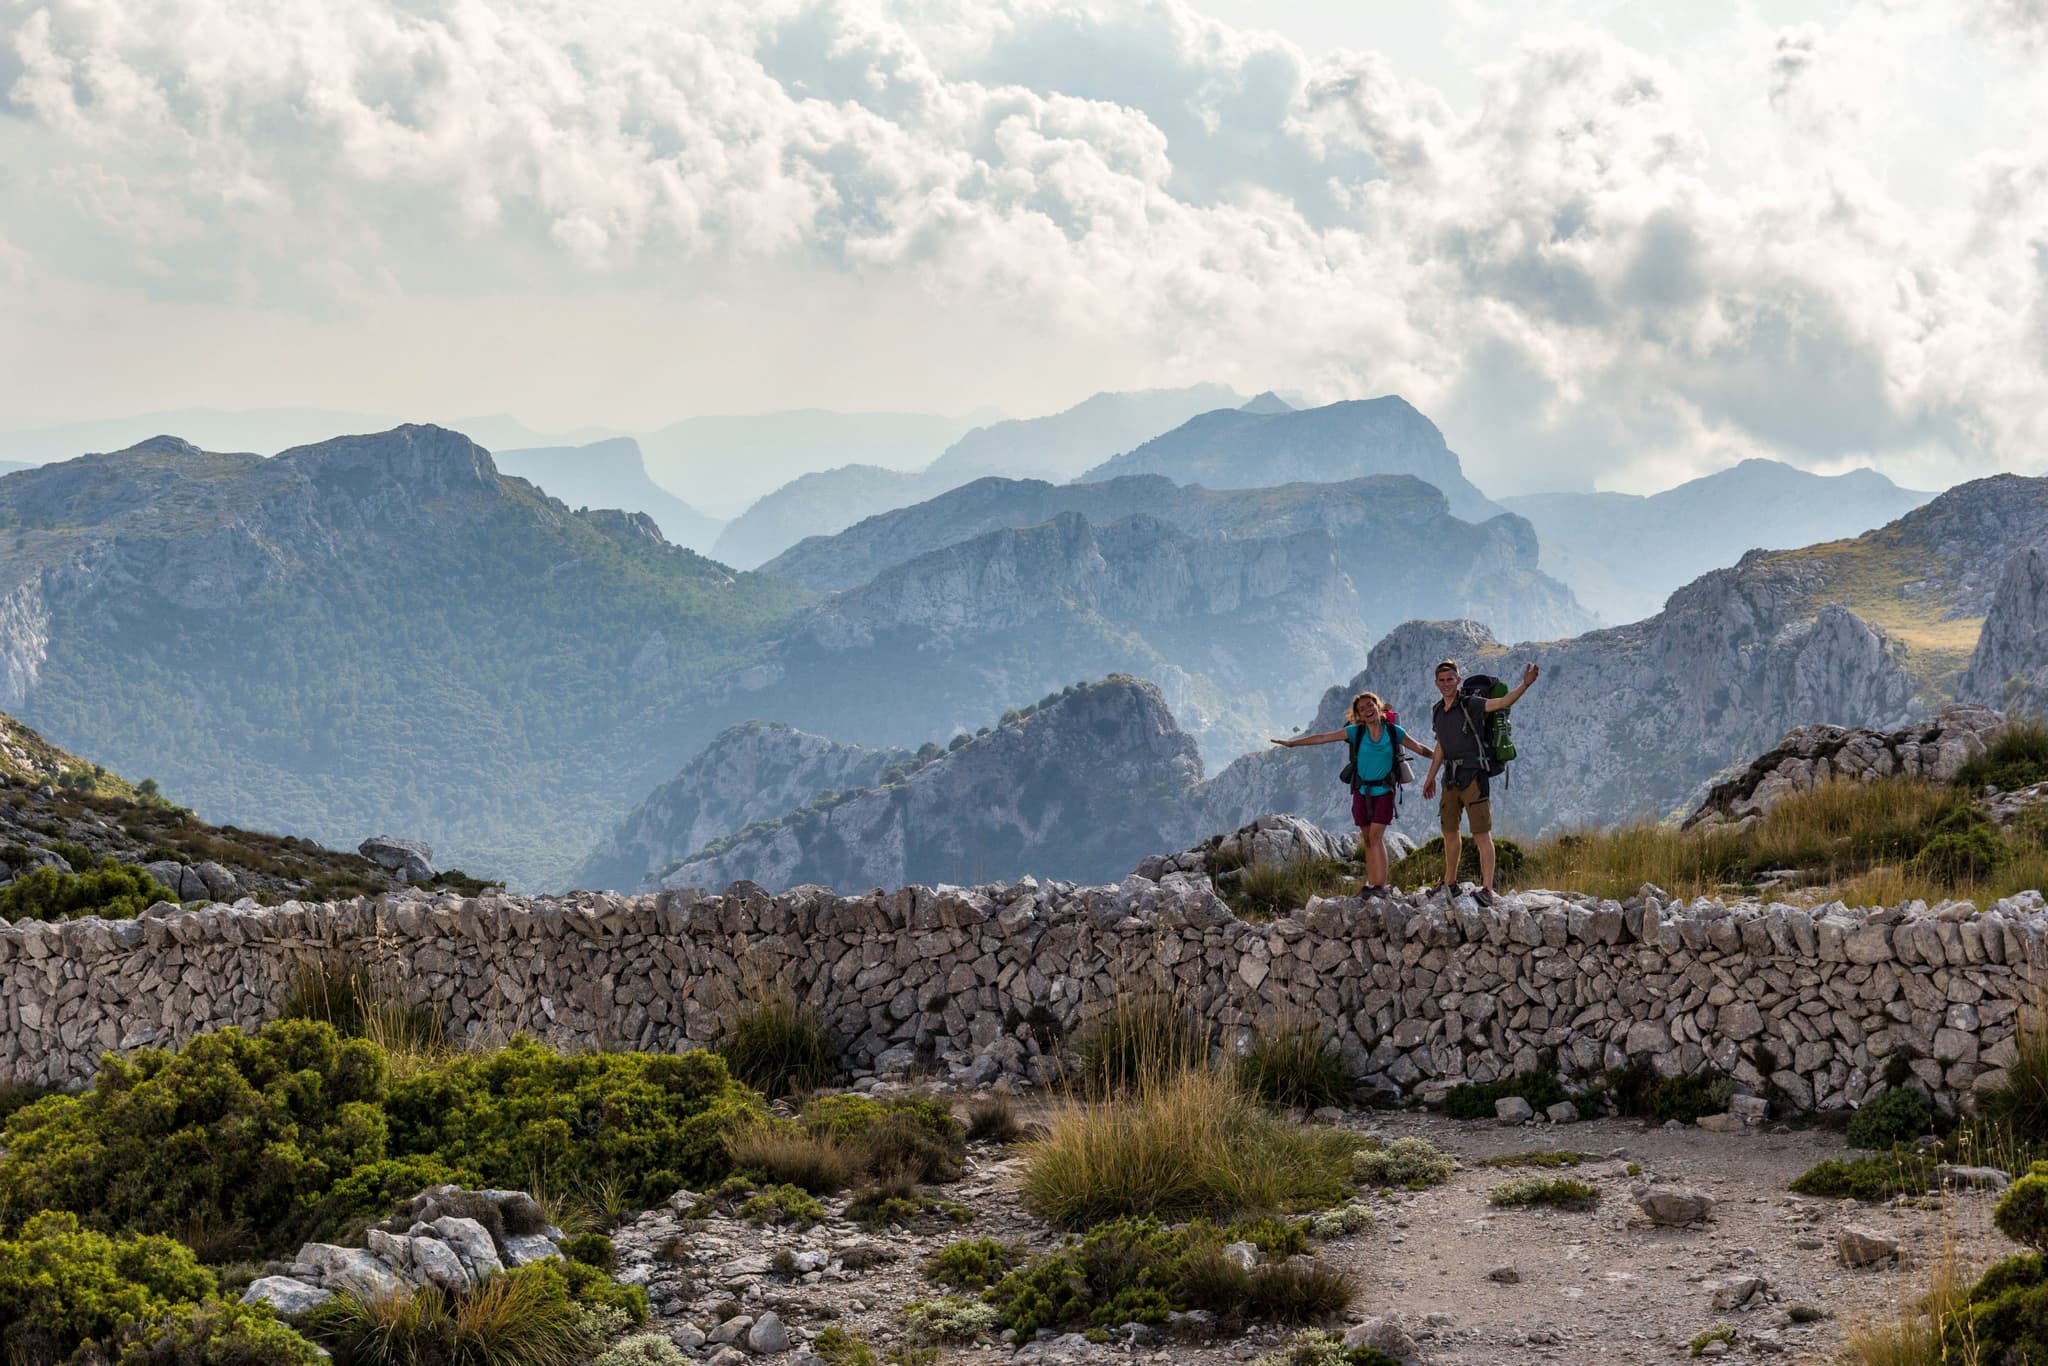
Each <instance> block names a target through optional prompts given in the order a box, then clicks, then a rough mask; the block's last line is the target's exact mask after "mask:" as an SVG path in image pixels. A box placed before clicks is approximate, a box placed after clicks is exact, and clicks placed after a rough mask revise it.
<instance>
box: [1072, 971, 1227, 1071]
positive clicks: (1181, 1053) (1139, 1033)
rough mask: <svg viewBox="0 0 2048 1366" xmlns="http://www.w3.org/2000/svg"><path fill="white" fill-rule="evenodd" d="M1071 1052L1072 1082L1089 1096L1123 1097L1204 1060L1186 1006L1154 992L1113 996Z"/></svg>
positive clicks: (1206, 1054) (1205, 1049)
mask: <svg viewBox="0 0 2048 1366" xmlns="http://www.w3.org/2000/svg"><path fill="white" fill-rule="evenodd" d="M1076 1049H1077V1055H1078V1064H1077V1067H1078V1077H1077V1080H1078V1081H1079V1083H1080V1086H1081V1088H1082V1089H1083V1090H1084V1091H1087V1092H1088V1093H1090V1094H1093V1095H1107V1094H1109V1093H1111V1092H1115V1091H1127V1090H1130V1089H1132V1088H1134V1087H1136V1086H1138V1085H1139V1084H1141V1083H1143V1082H1146V1081H1149V1080H1151V1079H1152V1078H1155V1077H1161V1076H1166V1075H1168V1074H1170V1073H1173V1072H1176V1071H1179V1070H1181V1069H1183V1068H1189V1067H1197V1066H1201V1065H1203V1064H1205V1063H1206V1062H1207V1061H1208V1057H1209V1047H1208V1043H1207V1042H1206V1041H1205V1040H1204V1039H1203V1037H1202V1035H1201V1032H1200V1031H1199V1030H1197V1029H1196V1028H1195V1024H1194V1018H1193V1015H1192V1013H1191V1012H1190V1011H1189V1010H1188V1008H1187V1006H1186V1004H1185V1003H1184V1002H1182V1001H1179V1000H1177V999H1174V998H1173V997H1171V996H1167V995H1162V994H1159V993H1157V992H1141V993H1137V994H1132V995H1121V996H1118V997H1117V999H1116V1003H1115V1004H1114V1005H1113V1006H1112V1007H1111V1008H1110V1009H1109V1010H1108V1011H1107V1012H1106V1013H1104V1014H1103V1015H1101V1016H1098V1017H1097V1018H1096V1019H1095V1020H1094V1021H1093V1022H1091V1023H1090V1024H1089V1025H1088V1027H1087V1028H1086V1029H1085V1030H1083V1031H1082V1033H1081V1035H1080V1037H1079V1039H1078V1040H1077V1041H1076Z"/></svg>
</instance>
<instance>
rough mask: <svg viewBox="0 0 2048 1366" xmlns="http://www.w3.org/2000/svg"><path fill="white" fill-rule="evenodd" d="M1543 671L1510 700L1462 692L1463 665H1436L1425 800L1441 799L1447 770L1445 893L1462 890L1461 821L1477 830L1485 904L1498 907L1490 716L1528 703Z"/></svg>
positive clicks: (1526, 678)
mask: <svg viewBox="0 0 2048 1366" xmlns="http://www.w3.org/2000/svg"><path fill="white" fill-rule="evenodd" d="M1539 672H1540V670H1538V669H1537V667H1536V666H1535V665H1534V664H1531V665H1529V666H1527V667H1526V668H1524V669H1523V670H1522V685H1521V686H1520V687H1518V688H1515V689H1514V690H1512V691H1511V692H1509V693H1508V694H1507V696H1505V697H1468V696H1465V695H1463V694H1461V693H1460V692H1459V691H1458V685H1459V684H1460V683H1461V682H1462V681H1463V680H1462V679H1460V678H1459V676H1458V661H1457V660H1455V659H1446V660H1444V661H1442V662H1441V663H1439V664H1438V665H1437V666H1436V690H1437V692H1439V693H1440V694H1442V697H1443V700H1442V701H1440V702H1438V703H1437V704H1436V705H1435V706H1432V707H1431V708H1430V709H1429V722H1430V726H1431V727H1432V728H1433V729H1434V730H1435V731H1436V751H1435V752H1434V753H1433V754H1431V755H1430V758H1429V776H1428V777H1427V778H1424V779H1423V780H1422V797H1423V800H1424V801H1427V800H1429V799H1430V798H1431V797H1434V796H1435V795H1436V775H1437V770H1438V769H1442V770H1444V795H1443V800H1442V801H1441V802H1440V803H1439V804H1438V805H1437V826H1438V828H1439V829H1440V830H1441V831H1442V832H1443V837H1444V880H1443V882H1442V883H1441V884H1440V886H1439V890H1444V891H1449V892H1452V893H1455V892H1456V891H1457V888H1458V856H1459V855H1460V854H1461V853H1463V852H1464V850H1463V844H1462V841H1461V840H1460V839H1459V837H1458V818H1459V817H1460V816H1463V817H1464V818H1465V820H1466V821H1468V822H1469V823H1470V824H1471V827H1472V843H1473V844H1474V845H1475V846H1477V848H1478V850H1479V894H1478V900H1479V904H1480V905H1482V906H1491V905H1492V904H1493V808H1492V806H1491V805H1489V802H1488V799H1489V798H1490V797H1491V796H1492V792H1491V790H1490V785H1489V783H1488V779H1487V773H1486V745H1485V742H1484V741H1483V740H1482V739H1481V737H1482V736H1483V735H1484V734H1485V733H1486V714H1487V713H1488V712H1494V711H1505V710H1506V709H1507V708H1509V707H1512V706H1514V705H1515V703H1517V702H1519V701H1521V700H1522V694H1523V693H1525V692H1527V691H1529V685H1530V684H1531V683H1534V682H1535V681H1536V675H1537V674H1538V673H1539Z"/></svg>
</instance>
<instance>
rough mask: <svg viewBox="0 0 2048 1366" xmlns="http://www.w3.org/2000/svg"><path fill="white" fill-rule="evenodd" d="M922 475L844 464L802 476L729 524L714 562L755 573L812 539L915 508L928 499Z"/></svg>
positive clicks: (715, 548) (715, 546)
mask: <svg viewBox="0 0 2048 1366" xmlns="http://www.w3.org/2000/svg"><path fill="white" fill-rule="evenodd" d="M925 488H926V480H925V477H924V474H923V473H922V472H921V471H915V472H906V471H904V470H885V469H883V468H881V467H880V466H878V465H842V466H840V467H839V468H838V469H835V470H820V471H818V472H817V473H816V474H803V475H798V476H797V477H796V478H794V479H792V480H790V481H789V482H788V483H787V484H784V485H783V486H782V487H781V488H779V489H777V490H775V492H773V493H771V494H769V495H768V496H767V497H765V498H761V499H759V500H757V501H756V502H755V503H754V504H753V506H751V507H749V508H748V509H747V510H746V511H745V512H742V513H741V514H740V515H739V516H737V517H735V518H733V519H732V520H731V521H730V522H728V523H726V525H725V529H724V530H723V531H721V532H719V534H718V540H717V541H716V542H715V543H714V544H713V545H712V548H711V555H712V558H714V559H716V560H718V561H719V562H720V563H721V564H729V565H732V566H734V567H735V568H738V569H752V568H755V567H756V566H758V565H759V564H760V563H761V562H762V561H764V560H766V559H768V558H770V557H771V556H773V555H775V554H776V553H777V552H779V551H781V550H783V549H785V548H787V547H789V546H791V545H794V544H796V543H797V542H798V541H801V540H803V539H804V538H805V537H808V536H820V535H830V534H832V533H833V532H835V531H840V530H843V529H845V528H846V527H849V526H852V525H853V524H854V523H855V522H858V521H859V520H860V519H861V518H863V517H866V516H869V515H871V514H873V513H877V512H882V511H885V510H886V509H889V508H895V507H902V506H904V505H905V504H907V503H915V502H917V501H918V500H919V499H921V498H923V497H924V496H925Z"/></svg>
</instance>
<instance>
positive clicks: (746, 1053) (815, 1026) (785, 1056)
mask: <svg viewBox="0 0 2048 1366" xmlns="http://www.w3.org/2000/svg"><path fill="white" fill-rule="evenodd" d="M718 1051H719V1053H720V1054H722V1055H723V1056H724V1058H725V1065H726V1067H727V1068H729V1069H730V1070H731V1072H732V1074H733V1075H734V1076H735V1077H738V1078H739V1079H740V1080H741V1081H743V1082H745V1083H746V1084H747V1085H749V1086H751V1087H753V1088H754V1089H755V1090H756V1091H759V1092H760V1093H761V1094H762V1095H764V1096H767V1097H768V1098H769V1099H770V1100H775V1099H778V1098H780V1097H782V1096H789V1095H797V1094H801V1093H802V1092H805V1091H814V1090H816V1089H817V1088H818V1087H820V1086H824V1085H825V1084H827V1083H828V1082H830V1081H831V1080H832V1079H833V1078H834V1077H835V1076H837V1075H838V1072H839V1054H838V1050H837V1049H835V1048H834V1047H833V1046H832V1041H831V1038H830V1037H829V1036H828V1035H827V1034H826V1032H825V1026H824V1024H823V1022H822V1021H820V1020H819V1018H818V1015H817V1012H816V1011H814V1010H812V1009H810V1008H809V1007H808V1006H805V1005H804V1004H803V1003H802V1002H800V1001H798V1000H797V998H796V995H795V993H793V992H791V991H790V990H789V989H788V988H786V987H782V986H773V987H771V986H768V985H766V984H756V985H755V986H754V987H753V988H752V993H751V999H749V1000H747V1001H745V1002H744V1003H742V1004H741V1006H740V1007H739V1009H738V1010H737V1011H736V1012H735V1013H734V1015H733V1021H732V1029H731V1030H730V1032H728V1033H727V1035H726V1037H725V1039H724V1041H723V1042H721V1043H720V1044H719V1045H718Z"/></svg>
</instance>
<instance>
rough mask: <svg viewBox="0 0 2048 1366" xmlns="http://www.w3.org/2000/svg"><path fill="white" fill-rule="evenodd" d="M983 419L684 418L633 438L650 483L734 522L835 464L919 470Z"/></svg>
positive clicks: (808, 413) (817, 414)
mask: <svg viewBox="0 0 2048 1366" xmlns="http://www.w3.org/2000/svg"><path fill="white" fill-rule="evenodd" d="M986 420H987V418H986V417H985V416H984V415H981V414H969V415H967V416H962V417H953V416H939V415H935V414H932V413H835V412H829V411H827V410H825V409H822V408H806V409H800V410H797V411H793V412H786V413H757V414H753V415H748V416H734V417H691V418H685V419H683V420H682V421H681V422H673V423H670V424H669V425H668V426H666V427H663V428H661V429H660V430H658V431H652V432H641V433H638V434H637V435H638V436H639V438H640V449H641V451H642V452H643V453H644V454H645V456H646V460H647V472H648V473H649V474H650V475H652V476H653V478H654V481H655V482H656V483H658V484H660V485H662V486H663V487H664V488H667V489H668V490H669V491H670V492H672V493H674V494H675V495H676V496H677V497H679V498H681V499H682V500H683V501H684V502H686V503H688V504H689V505H690V506H691V507H694V508H701V509H703V510H704V511H705V512H706V513H708V514H710V515H711V516H713V517H724V518H735V517H738V516H739V515H740V514H741V513H742V512H744V511H745V510H746V509H747V507H748V505H750V504H751V503H753V502H755V501H756V500H757V499H759V498H761V497H763V496H765V495H766V494H768V493H771V492H773V491H774V490H776V489H778V488H781V487H782V486H783V485H784V484H787V483H788V482H789V481H790V480H792V479H795V478H797V477H799V476H801V475H805V474H812V473H815V472H817V471H820V470H827V469H834V468H837V467H838V466H841V465H876V466H880V467H882V468H884V469H889V470H920V469H923V468H924V467H925V466H926V465H928V464H930V463H931V462H932V459H933V458H934V457H935V456H937V455H938V454H939V452H941V451H943V450H944V449H945V448H946V447H947V445H948V444H950V443H951V442H952V441H953V440H955V439H956V438H957V437H959V436H960V434H961V433H963V432H965V431H967V430H968V429H970V428H971V427H973V426H974V425H975V423H977V422H982V421H986ZM874 510H875V509H869V511H874ZM863 515H865V514H863ZM781 548H782V547H781V546H776V547H775V549H776V550H780V549H781ZM769 553H771V554H772V553H773V552H772V551H771V552H769Z"/></svg>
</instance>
